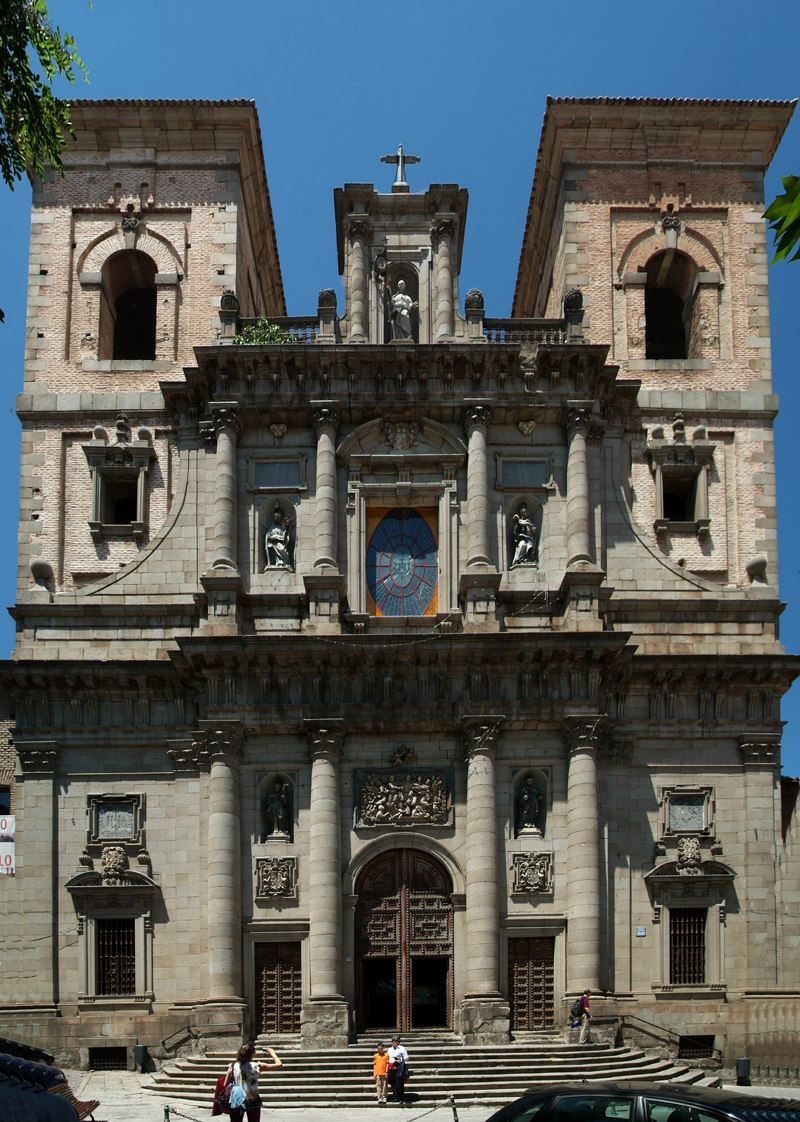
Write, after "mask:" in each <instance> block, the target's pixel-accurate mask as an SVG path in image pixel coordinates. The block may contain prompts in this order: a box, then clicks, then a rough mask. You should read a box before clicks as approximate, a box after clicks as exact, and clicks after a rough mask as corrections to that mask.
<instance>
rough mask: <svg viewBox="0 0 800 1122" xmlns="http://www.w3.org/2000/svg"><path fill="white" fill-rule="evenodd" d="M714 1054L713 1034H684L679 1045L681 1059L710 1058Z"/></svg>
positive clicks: (679, 1057)
mask: <svg viewBox="0 0 800 1122" xmlns="http://www.w3.org/2000/svg"><path fill="white" fill-rule="evenodd" d="M713 1055H714V1037H713V1036H682V1037H681V1038H680V1043H679V1045H678V1059H679V1060H710V1059H711V1057H712V1056H713Z"/></svg>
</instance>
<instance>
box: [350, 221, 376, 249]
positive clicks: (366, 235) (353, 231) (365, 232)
mask: <svg viewBox="0 0 800 1122" xmlns="http://www.w3.org/2000/svg"><path fill="white" fill-rule="evenodd" d="M347 236H348V237H349V238H350V241H351V242H354V241H355V240H356V239H357V238H358V239H360V240H361V241H362V242H364V243H365V245H372V227H371V226H370V224H369V222H365V221H364V220H363V218H353V219H351V220H350V222H349V223H348V226H347Z"/></svg>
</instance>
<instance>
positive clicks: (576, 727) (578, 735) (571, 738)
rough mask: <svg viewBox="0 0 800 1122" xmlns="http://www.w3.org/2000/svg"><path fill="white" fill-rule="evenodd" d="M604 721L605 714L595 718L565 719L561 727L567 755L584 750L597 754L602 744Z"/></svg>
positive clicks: (576, 717)
mask: <svg viewBox="0 0 800 1122" xmlns="http://www.w3.org/2000/svg"><path fill="white" fill-rule="evenodd" d="M605 720H606V715H605V713H600V714H598V715H597V716H587V717H584V716H575V717H567V718H566V720H565V721H564V723H563V724H562V726H561V732H562V734H563V736H564V740H565V742H566V745H567V754H568V755H572V753H573V752H579V751H586V750H591V751H593V752H597V750H598V748H599V747H600V744H601V742H602V737H603V725H604V723H605Z"/></svg>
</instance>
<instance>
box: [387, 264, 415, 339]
mask: <svg viewBox="0 0 800 1122" xmlns="http://www.w3.org/2000/svg"><path fill="white" fill-rule="evenodd" d="M391 303H392V310H391V312H390V313H389V320H390V322H391V325H392V338H393V339H409V340H410V339H411V338H412V334H411V313H412V311H413V310H414V308H416V307H417V303H416V301H415V300H412V299H411V297H410V296H408V295H407V294H406V282H405V281H404V280H403V279H402V277H401V278H400V280H399V281H398V282H397V292H395V294H394V296H392V298H391Z"/></svg>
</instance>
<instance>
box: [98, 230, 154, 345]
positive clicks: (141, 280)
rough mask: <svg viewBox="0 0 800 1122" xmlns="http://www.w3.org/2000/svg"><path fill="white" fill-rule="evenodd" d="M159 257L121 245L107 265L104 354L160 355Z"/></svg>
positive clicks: (103, 297)
mask: <svg viewBox="0 0 800 1122" xmlns="http://www.w3.org/2000/svg"><path fill="white" fill-rule="evenodd" d="M157 272H158V269H157V266H156V263H155V261H153V259H152V257H148V256H147V254H146V253H141V252H140V251H139V250H136V249H121V250H120V251H119V252H118V253H113V254H112V255H111V256H110V257H109V258H108V260H107V261H106V262H105V264H104V265H103V269H102V285H101V295H100V350H99V354H100V358H102V359H108V358H110V359H116V360H143V361H148V362H152V361H153V360H154V359H155V357H156V285H155V277H156V273H157Z"/></svg>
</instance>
